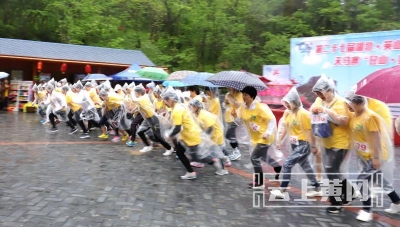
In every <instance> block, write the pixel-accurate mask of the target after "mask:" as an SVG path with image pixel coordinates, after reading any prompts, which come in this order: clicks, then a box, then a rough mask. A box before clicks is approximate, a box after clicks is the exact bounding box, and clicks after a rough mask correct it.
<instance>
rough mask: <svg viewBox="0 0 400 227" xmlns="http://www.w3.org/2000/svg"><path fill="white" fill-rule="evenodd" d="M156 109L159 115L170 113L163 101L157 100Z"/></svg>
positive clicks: (155, 102)
mask: <svg viewBox="0 0 400 227" xmlns="http://www.w3.org/2000/svg"><path fill="white" fill-rule="evenodd" d="M154 108H155V110H156V112H157V113H164V112H166V111H168V110H167V107H166V106H165V103H164V101H163V100H158V99H155V101H154Z"/></svg>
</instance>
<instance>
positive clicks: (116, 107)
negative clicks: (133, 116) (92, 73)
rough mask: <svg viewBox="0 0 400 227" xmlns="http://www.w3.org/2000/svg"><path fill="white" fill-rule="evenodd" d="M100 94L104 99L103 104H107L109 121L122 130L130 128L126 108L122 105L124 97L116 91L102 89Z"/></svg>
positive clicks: (106, 110)
mask: <svg viewBox="0 0 400 227" xmlns="http://www.w3.org/2000/svg"><path fill="white" fill-rule="evenodd" d="M99 96H100V97H101V98H103V99H104V101H103V105H104V106H105V115H104V116H105V117H106V118H107V120H108V122H109V123H110V124H111V125H112V126H113V127H114V128H119V129H122V130H127V129H129V121H127V119H126V117H125V115H126V112H125V109H124V106H123V105H122V103H123V99H122V97H121V96H119V95H117V94H116V93H115V92H107V91H106V90H101V91H100V94H99Z"/></svg>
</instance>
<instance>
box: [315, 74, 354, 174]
mask: <svg viewBox="0 0 400 227" xmlns="http://www.w3.org/2000/svg"><path fill="white" fill-rule="evenodd" d="M313 92H315V93H316V94H317V95H321V97H318V98H317V99H316V100H315V102H314V103H313V105H312V106H311V108H310V110H311V113H312V116H311V124H312V132H313V135H314V136H315V137H316V140H317V142H316V143H317V144H316V145H317V147H318V149H319V150H320V151H321V152H320V153H319V154H320V155H317V156H315V157H316V158H317V160H316V161H317V166H316V169H317V171H316V172H317V174H321V173H322V168H321V166H322V164H323V165H324V166H325V172H327V174H330V175H332V177H335V178H336V179H337V178H338V177H337V176H334V175H335V174H334V173H342V174H341V175H340V176H339V178H340V179H343V178H346V177H347V176H346V175H347V174H345V173H347V172H348V167H349V155H348V149H349V146H350V138H349V136H348V134H349V132H348V122H349V119H350V112H349V109H348V107H347V104H346V102H345V100H344V98H343V97H341V96H339V94H337V93H336V91H335V84H334V82H333V81H332V80H331V79H329V78H327V77H326V76H325V75H322V76H321V78H320V79H319V80H318V81H317V83H316V84H315V85H314V87H313ZM321 156H322V159H323V162H321V161H319V160H320V157H321ZM340 160H341V161H340Z"/></svg>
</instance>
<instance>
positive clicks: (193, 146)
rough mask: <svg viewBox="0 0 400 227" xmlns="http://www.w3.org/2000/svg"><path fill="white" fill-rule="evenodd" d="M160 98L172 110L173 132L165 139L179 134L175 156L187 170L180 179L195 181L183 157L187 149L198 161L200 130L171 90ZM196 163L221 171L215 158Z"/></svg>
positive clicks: (191, 170) (206, 158)
mask: <svg viewBox="0 0 400 227" xmlns="http://www.w3.org/2000/svg"><path fill="white" fill-rule="evenodd" d="M162 97H163V100H164V102H165V104H166V105H167V106H168V107H170V108H172V113H171V118H172V124H173V130H172V132H171V133H169V134H167V135H166V138H168V139H172V138H174V137H176V136H177V135H178V134H179V138H178V143H177V144H176V147H177V151H176V155H177V156H178V158H179V159H180V160H181V162H182V164H183V165H184V166H185V168H186V170H187V172H186V174H185V175H184V176H181V178H182V179H184V180H190V179H195V178H196V177H197V175H196V172H194V171H193V169H192V167H191V166H190V161H189V159H188V158H187V157H186V155H185V152H186V148H185V147H187V148H188V150H189V152H190V153H192V154H193V156H194V158H195V159H198V158H197V153H198V151H199V145H200V144H201V143H202V139H201V129H200V127H199V126H198V125H197V124H196V123H195V122H194V121H193V119H192V118H191V117H190V115H189V113H188V112H187V111H186V109H185V108H184V107H183V105H182V104H180V103H179V102H180V97H179V96H178V95H177V94H176V92H175V91H174V90H173V89H169V88H168V89H167V90H166V91H165V92H163V94H162ZM197 161H201V162H204V163H209V164H213V165H214V167H215V168H216V169H217V172H221V171H222V169H223V168H222V163H221V162H220V160H219V159H216V158H214V159H213V158H212V157H211V156H206V157H204V158H202V159H201V160H197Z"/></svg>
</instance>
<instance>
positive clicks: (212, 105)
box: [204, 87, 221, 117]
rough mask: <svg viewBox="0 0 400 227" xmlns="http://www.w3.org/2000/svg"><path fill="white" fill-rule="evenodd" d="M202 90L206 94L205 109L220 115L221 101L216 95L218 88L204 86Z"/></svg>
mask: <svg viewBox="0 0 400 227" xmlns="http://www.w3.org/2000/svg"><path fill="white" fill-rule="evenodd" d="M204 90H205V92H206V95H207V96H208V98H207V101H206V104H205V106H206V109H207V110H208V111H209V112H210V113H213V114H215V116H218V117H219V116H221V103H220V101H219V97H218V88H210V87H206V88H205V89H204Z"/></svg>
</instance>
